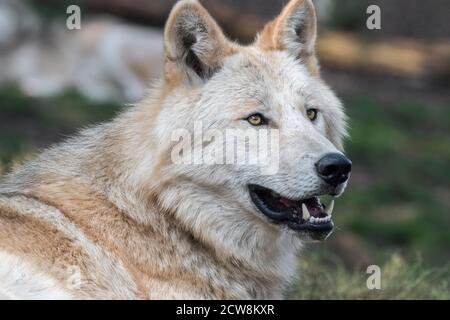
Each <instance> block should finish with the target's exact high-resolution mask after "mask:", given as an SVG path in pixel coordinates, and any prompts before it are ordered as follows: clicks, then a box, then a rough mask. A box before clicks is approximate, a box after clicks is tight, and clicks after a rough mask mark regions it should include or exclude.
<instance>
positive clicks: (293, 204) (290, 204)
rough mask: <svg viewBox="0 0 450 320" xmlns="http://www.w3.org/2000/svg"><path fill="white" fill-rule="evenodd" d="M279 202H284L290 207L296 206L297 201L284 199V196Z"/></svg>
mask: <svg viewBox="0 0 450 320" xmlns="http://www.w3.org/2000/svg"><path fill="white" fill-rule="evenodd" d="M280 202H281V203H282V204H284V205H285V206H286V207H288V208H292V207H296V206H297V202H296V201H293V200H289V199H286V198H280Z"/></svg>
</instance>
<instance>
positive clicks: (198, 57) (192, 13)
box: [165, 0, 230, 80]
mask: <svg viewBox="0 0 450 320" xmlns="http://www.w3.org/2000/svg"><path fill="white" fill-rule="evenodd" d="M165 50H166V58H167V59H166V61H167V62H166V74H167V72H171V73H174V72H175V73H177V72H178V73H180V74H179V75H178V77H177V78H180V77H187V78H188V79H189V80H193V78H200V79H203V80H205V79H208V78H210V77H211V76H212V75H213V74H214V72H215V71H216V70H217V69H218V68H220V64H221V60H222V58H223V56H224V55H225V54H227V52H229V51H230V49H229V45H228V41H227V40H226V39H225V36H224V35H223V33H222V30H221V29H220V28H219V26H218V25H217V23H216V22H215V21H214V19H213V18H212V17H211V16H210V15H209V14H208V12H207V11H206V10H205V9H204V8H203V7H202V6H201V5H200V3H199V2H198V1H194V0H182V1H180V2H178V3H177V5H176V6H175V7H174V8H173V9H172V12H171V14H170V16H169V19H168V22H167V25H166V30H165ZM167 64H169V65H167Z"/></svg>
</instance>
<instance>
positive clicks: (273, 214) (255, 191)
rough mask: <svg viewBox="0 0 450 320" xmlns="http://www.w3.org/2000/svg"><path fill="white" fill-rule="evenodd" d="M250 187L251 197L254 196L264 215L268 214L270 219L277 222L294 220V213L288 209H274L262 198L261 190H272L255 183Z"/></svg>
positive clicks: (254, 200)
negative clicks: (281, 210)
mask: <svg viewBox="0 0 450 320" xmlns="http://www.w3.org/2000/svg"><path fill="white" fill-rule="evenodd" d="M248 188H249V190H250V197H251V198H252V201H253V203H254V204H255V206H256V207H257V208H258V209H259V211H261V212H262V213H263V214H264V215H266V216H267V217H269V218H270V219H272V220H274V221H277V222H288V221H293V219H292V215H291V213H290V212H288V211H286V212H280V211H275V210H272V209H271V208H270V207H269V206H268V205H267V204H266V203H265V201H264V199H262V197H261V196H260V193H261V192H270V190H269V189H267V188H264V187H260V186H257V185H253V184H252V185H249V186H248Z"/></svg>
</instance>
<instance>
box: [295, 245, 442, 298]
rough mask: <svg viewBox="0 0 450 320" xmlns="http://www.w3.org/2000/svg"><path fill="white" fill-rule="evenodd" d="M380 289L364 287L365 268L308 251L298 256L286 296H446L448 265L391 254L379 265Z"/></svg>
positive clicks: (365, 281) (367, 276)
mask: <svg viewBox="0 0 450 320" xmlns="http://www.w3.org/2000/svg"><path fill="white" fill-rule="evenodd" d="M380 270H381V274H380V279H381V288H380V289H372V290H370V289H368V287H367V280H368V278H369V276H371V274H367V270H349V269H348V268H346V267H345V266H344V264H343V263H342V262H340V261H339V260H336V259H335V260H333V259H330V258H328V259H326V258H325V257H324V255H317V254H309V255H306V256H305V257H304V258H302V259H301V262H300V267H299V272H298V274H299V276H298V277H299V279H298V281H297V282H296V283H295V284H294V285H293V286H292V287H291V289H290V293H289V298H290V299H315V300H326V299H351V300H354V299H370V300H374V299H450V265H448V266H446V267H442V268H435V267H426V266H424V265H423V262H422V261H421V260H420V259H416V261H414V262H407V261H405V260H404V259H403V258H401V257H400V256H399V255H395V254H394V255H392V256H391V257H390V258H389V259H388V260H387V261H386V262H385V263H384V264H383V265H381V266H380Z"/></svg>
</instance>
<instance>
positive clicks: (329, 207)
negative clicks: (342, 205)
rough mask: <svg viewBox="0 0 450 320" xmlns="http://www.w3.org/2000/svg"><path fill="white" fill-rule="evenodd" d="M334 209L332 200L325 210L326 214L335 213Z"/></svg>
mask: <svg viewBox="0 0 450 320" xmlns="http://www.w3.org/2000/svg"><path fill="white" fill-rule="evenodd" d="M333 209H334V200H331V203H330V205H329V206H328V207H326V209H325V213H326V214H328V215H331V214H332V213H333Z"/></svg>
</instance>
